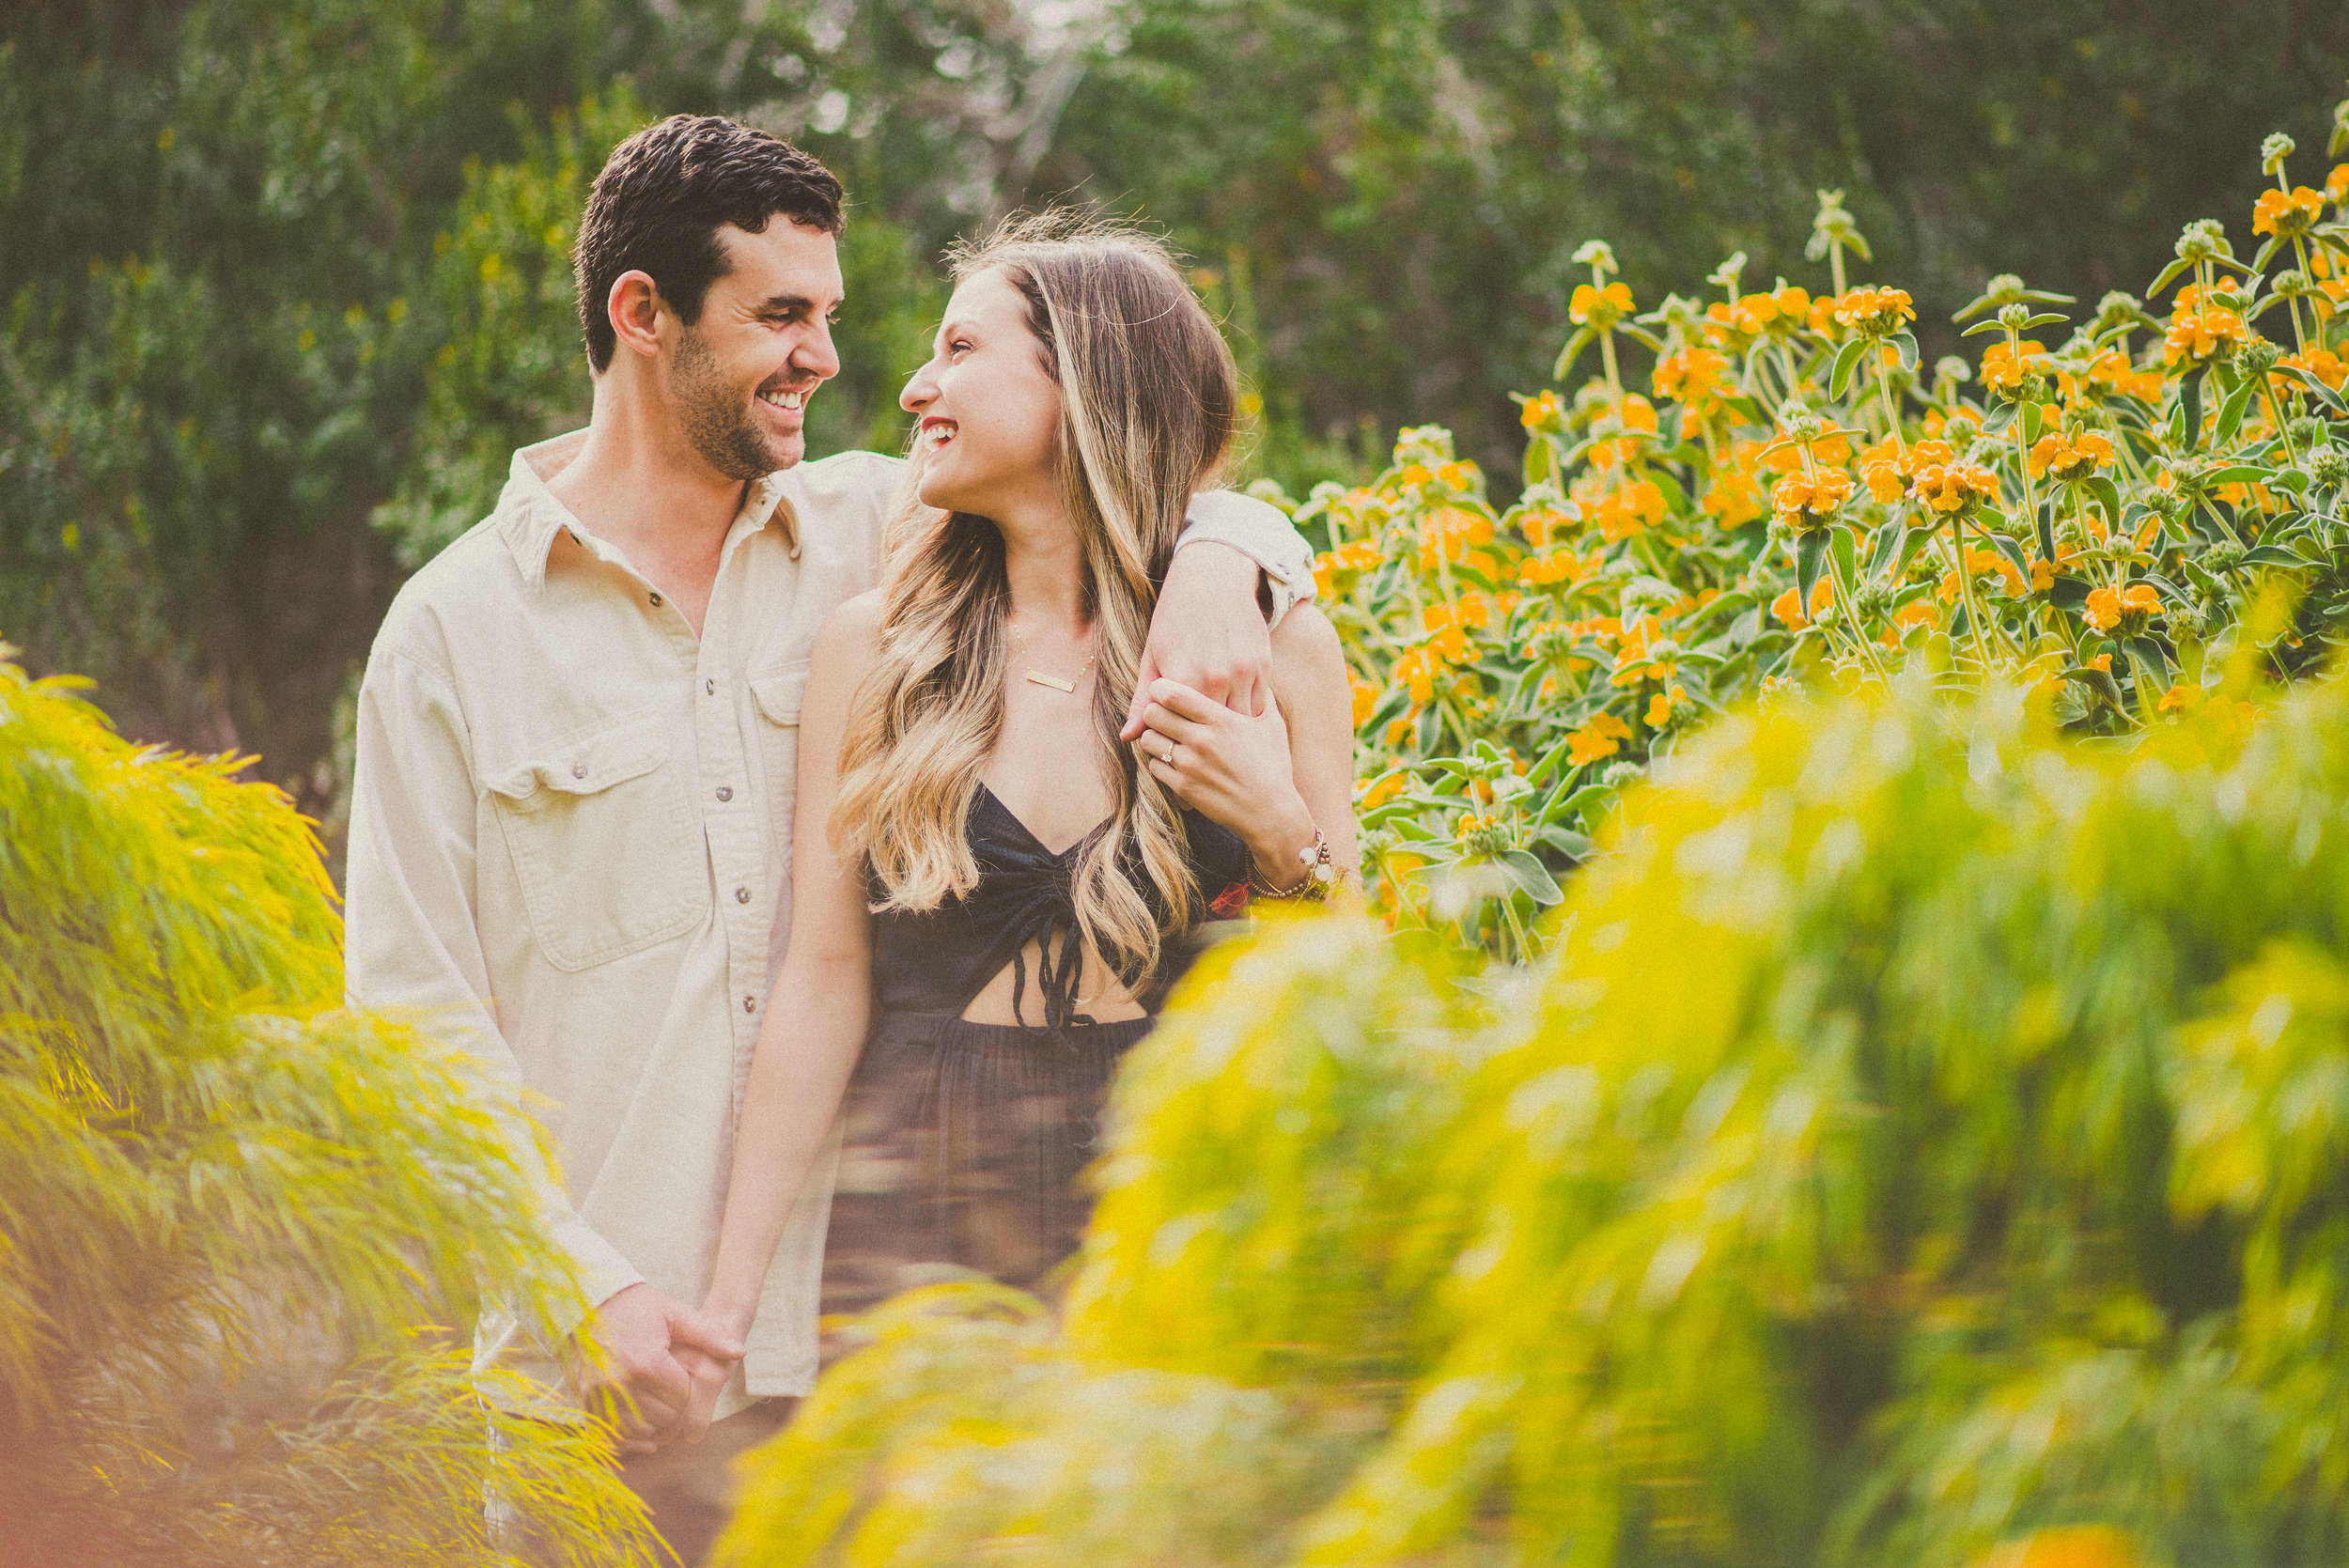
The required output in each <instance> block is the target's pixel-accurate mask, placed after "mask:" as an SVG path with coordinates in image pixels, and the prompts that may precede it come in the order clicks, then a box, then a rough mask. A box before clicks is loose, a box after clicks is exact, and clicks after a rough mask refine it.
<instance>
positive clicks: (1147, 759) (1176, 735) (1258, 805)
mask: <svg viewBox="0 0 2349 1568" xmlns="http://www.w3.org/2000/svg"><path fill="white" fill-rule="evenodd" d="M1145 691H1146V693H1147V695H1148V697H1149V701H1148V703H1147V704H1146V705H1145V706H1143V710H1142V723H1143V732H1142V738H1141V739H1140V740H1138V741H1137V742H1135V744H1136V746H1137V747H1138V748H1139V749H1140V751H1141V753H1142V756H1143V767H1145V768H1149V769H1150V776H1151V777H1152V778H1154V779H1156V780H1158V781H1159V783H1160V784H1164V785H1165V786H1166V787H1167V788H1168V789H1169V790H1171V791H1173V792H1174V795H1175V799H1177V800H1181V801H1182V802H1183V804H1185V805H1187V806H1190V807H1191V808H1192V809H1193V810H1195V811H1198V812H1200V813H1201V814H1202V815H1206V817H1207V818H1208V820H1210V821H1213V822H1219V823H1221V824H1222V825H1223V826H1224V827H1226V828H1229V829H1231V830H1232V831H1234V832H1236V833H1237V834H1238V835H1239V836H1240V838H1241V840H1242V841H1243V842H1244V843H1246V844H1247V846H1248V848H1249V851H1250V853H1251V854H1252V855H1253V856H1254V857H1255V861H1256V869H1257V873H1258V875H1259V876H1261V877H1263V878H1264V879H1265V880H1266V881H1267V882H1269V883H1270V884H1271V885H1273V886H1274V887H1278V888H1287V887H1292V886H1294V885H1295V884H1296V883H1297V882H1298V880H1299V878H1300V877H1303V875H1304V873H1305V867H1304V865H1303V863H1302V862H1299V860H1298V858H1297V852H1298V851H1299V849H1301V848H1304V847H1306V846H1310V845H1311V844H1312V843H1313V841H1314V818H1313V814H1312V813H1311V812H1309V811H1307V810H1306V809H1305V799H1304V797H1303V796H1302V795H1299V793H1298V790H1297V775H1296V770H1295V768H1294V767H1293V766H1292V765H1291V762H1290V759H1289V733H1288V725H1287V723H1286V722H1283V719H1282V717H1281V709H1280V706H1279V705H1278V704H1277V703H1267V704H1266V705H1265V710H1264V713H1263V715H1262V716H1261V717H1258V718H1250V717H1249V716H1248V715H1246V714H1244V713H1235V712H1234V711H1233V710H1232V709H1230V708H1228V707H1225V706H1223V705H1222V704H1221V703H1219V702H1213V701H1210V700H1209V699H1208V698H1207V697H1206V696H1205V695H1203V694H1201V693H1200V692H1198V691H1193V690H1192V689H1191V688H1190V687H1188V686H1185V685H1184V684H1183V683H1182V682H1181V681H1178V680H1168V679H1166V678H1165V677H1164V676H1160V677H1159V679H1157V680H1154V681H1152V682H1150V684H1149V686H1148V687H1147V688H1146V689H1145Z"/></svg>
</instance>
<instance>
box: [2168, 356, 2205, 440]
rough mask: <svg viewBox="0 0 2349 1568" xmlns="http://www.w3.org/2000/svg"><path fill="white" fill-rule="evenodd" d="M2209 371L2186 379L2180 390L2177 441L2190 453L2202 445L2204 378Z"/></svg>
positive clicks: (2201, 371) (2198, 372) (2196, 372)
mask: <svg viewBox="0 0 2349 1568" xmlns="http://www.w3.org/2000/svg"><path fill="white" fill-rule="evenodd" d="M2209 374H2210V372H2209V371H2208V370H2207V369H2202V370H2197V371H2195V372H2194V373H2193V374H2192V375H2189V376H2188V377H2186V380H2185V382H2184V383H2183V384H2182V385H2181V386H2180V387H2179V388H2178V412H2177V420H2176V421H2175V422H2174V423H2176V424H2177V435H2176V436H2175V438H2174V439H2175V440H2176V442H2177V443H2178V444H2179V445H2180V446H2183V447H2185V448H2186V450H2187V451H2188V452H2191V451H2193V450H2194V449H2195V448H2196V447H2198V446H2200V445H2201V443H2202V378H2203V377H2204V376H2207V375H2209Z"/></svg>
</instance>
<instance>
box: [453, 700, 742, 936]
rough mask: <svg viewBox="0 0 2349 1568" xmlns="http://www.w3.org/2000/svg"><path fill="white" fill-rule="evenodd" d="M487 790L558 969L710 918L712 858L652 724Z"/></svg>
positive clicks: (595, 741)
mask: <svg viewBox="0 0 2349 1568" xmlns="http://www.w3.org/2000/svg"><path fill="white" fill-rule="evenodd" d="M490 795H491V797H492V799H493V800H495V801H496V804H497V815H498V821H499V824H500V825H501V826H502V827H503V828H504V830H505V832H506V848H507V851H508V853H509V854H510V855H511V856H512V859H513V862H514V875H515V878H516V880H517V881H519V882H520V883H521V894H522V904H523V907H524V908H527V909H528V910H529V911H530V926H531V933H532V935H533V936H534V937H535V938H536V939H537V943H538V948H539V951H540V952H542V953H544V954H545V955H546V957H547V961H548V962H549V963H551V964H552V965H553V966H554V967H555V968H556V969H558V970H566V971H575V970H583V969H588V968H591V967H593V966H594V965H597V964H603V963H609V962H611V961H612V960H613V959H614V958H621V957H625V956H627V955H629V954H631V953H635V952H638V951H641V950H642V949H644V948H647V947H650V946H652V945H653V944H654V943H656V942H661V941H666V940H668V939H671V938H673V937H677V936H681V935H683V934H684V933H686V932H688V931H691V930H692V929H693V928H694V927H696V926H697V925H699V924H701V923H702V922H703V921H704V920H705V919H707V918H708V911H709V874H708V863H707V862H708V853H707V852H706V851H705V849H704V847H703V846H702V842H701V833H700V832H699V831H698V829H697V826H696V824H695V822H694V820H693V818H692V813H691V812H690V811H689V810H688V805H687V801H686V799H685V795H684V789H683V784H681V782H680V781H679V779H678V777H677V767H676V765H675V764H674V763H673V762H672V760H671V758H670V756H669V747H668V737H667V736H666V734H665V733H664V731H663V729H662V726H661V721H660V718H659V716H658V715H646V716H645V717H642V718H638V719H632V720H628V721H624V722H620V723H617V724H614V725H611V726H610V727H608V728H605V729H600V730H598V731H595V732H594V733H592V734H587V735H581V736H574V737H569V738H568V739H565V740H561V741H556V742H554V743H552V744H550V745H548V746H546V747H544V748H543V749H541V750H540V751H539V753H538V760H536V761H532V762H526V763H522V764H521V765H519V766H517V767H515V768H510V769H508V770H507V771H506V773H504V774H503V775H501V776H499V777H497V778H495V779H492V780H490Z"/></svg>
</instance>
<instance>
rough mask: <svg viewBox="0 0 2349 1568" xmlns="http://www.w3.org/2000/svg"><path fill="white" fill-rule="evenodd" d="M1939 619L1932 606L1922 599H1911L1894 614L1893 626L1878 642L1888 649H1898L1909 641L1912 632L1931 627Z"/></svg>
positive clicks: (1886, 630)
mask: <svg viewBox="0 0 2349 1568" xmlns="http://www.w3.org/2000/svg"><path fill="white" fill-rule="evenodd" d="M1937 619H1939V617H1938V616H1937V615H1936V614H1935V613H1934V611H1933V606H1932V604H1930V603H1929V602H1927V601H1926V600H1924V599H1921V598H1913V599H1910V600H1909V601H1908V602H1907V603H1906V604H1904V605H1902V606H1901V607H1900V608H1899V609H1898V610H1895V611H1893V612H1892V624H1891V625H1890V626H1889V627H1886V628H1885V629H1884V631H1883V633H1882V635H1880V636H1879V637H1877V639H1876V641H1877V642H1879V643H1882V644H1884V645H1885V646H1886V647H1888V648H1897V647H1899V646H1900V645H1901V644H1902V643H1904V642H1905V641H1906V640H1907V637H1908V634H1909V633H1910V632H1911V631H1913V630H1915V629H1917V628H1919V627H1921V626H1931V625H1932V624H1933V623H1934V622H1935V621H1936V620H1937Z"/></svg>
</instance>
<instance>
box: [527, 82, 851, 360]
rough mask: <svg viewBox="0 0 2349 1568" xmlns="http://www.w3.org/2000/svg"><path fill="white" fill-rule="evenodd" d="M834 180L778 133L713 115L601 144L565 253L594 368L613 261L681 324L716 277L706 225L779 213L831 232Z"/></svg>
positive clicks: (605, 324)
mask: <svg viewBox="0 0 2349 1568" xmlns="http://www.w3.org/2000/svg"><path fill="white" fill-rule="evenodd" d="M840 195H841V192H840V181H839V180H838V179H835V178H833V176H832V171H831V170H830V169H827V168H826V167H824V165H823V164H821V163H817V161H816V160H815V159H813V158H811V157H809V156H808V155H807V154H806V153H804V152H801V150H800V149H799V148H798V147H793V146H792V145H791V144H790V143H788V142H786V141H785V140H783V139H782V138H781V137H779V136H770V135H769V134H768V133H767V132H764V131H754V130H753V129H751V128H750V127H749V126H747V125H737V124H735V123H734V121H732V120H729V119H721V118H719V117H718V116H715V115H672V116H669V117H668V118H667V119H664V120H662V121H661V123H660V124H658V125H648V126H646V128H645V129H644V130H642V131H639V132H636V134H635V135H633V136H630V138H629V139H628V140H627V141H625V142H622V143H621V144H620V145H619V146H618V147H614V148H613V149H612V156H611V158H610V159H609V160H607V161H606V162H605V163H604V165H603V172H602V173H601V174H599V175H598V176H596V185H595V189H594V190H593V191H592V192H590V193H589V194H588V197H587V212H586V215H585V216H584V217H583V218H582V219H581V220H580V223H579V246H578V250H577V254H576V256H575V259H574V265H575V266H576V268H577V272H578V279H579V324H580V326H581V327H582V329H583V330H584V331H585V333H586V334H587V362H588V363H589V364H590V365H594V366H595V367H596V369H598V370H599V371H600V370H603V369H604V368H606V367H607V366H609V365H611V363H612V351H613V349H614V347H616V343H615V340H614V336H613V333H612V317H611V313H610V310H609V308H608V301H609V298H610V295H611V293H612V285H613V282H614V280H615V279H617V278H618V277H619V276H620V274H621V273H623V272H645V273H647V274H649V275H650V276H651V278H652V281H653V284H654V286H655V287H658V288H659V289H660V290H661V298H662V299H663V300H665V301H667V302H668V303H669V305H670V307H671V308H672V309H674V310H675V311H676V312H677V317H678V318H679V319H680V320H682V321H683V322H684V323H685V324H686V325H687V326H689V327H690V326H692V324H693V323H694V322H696V321H698V320H700V319H701V314H702V302H703V300H704V299H705V298H707V297H708V293H709V286H710V285H711V284H713V283H715V282H717V281H718V280H719V279H720V278H722V277H723V276H725V272H726V256H725V252H724V251H723V250H722V249H720V248H719V244H718V229H719V227H720V225H724V224H732V225H734V226H735V227H737V228H739V229H741V230H743V231H744V232H746V233H750V234H757V233H760V232H762V231H763V230H765V228H766V227H767V223H768V220H769V219H770V218H772V217H774V216H775V215H776V214H777V213H781V214H782V215H783V216H784V217H786V218H788V219H789V220H790V221H791V222H793V223H795V224H803V225H806V226H807V227H809V228H818V229H822V230H823V231H824V232H825V233H827V234H830V235H832V236H833V237H834V238H835V239H836V238H838V237H839V234H840Z"/></svg>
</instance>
